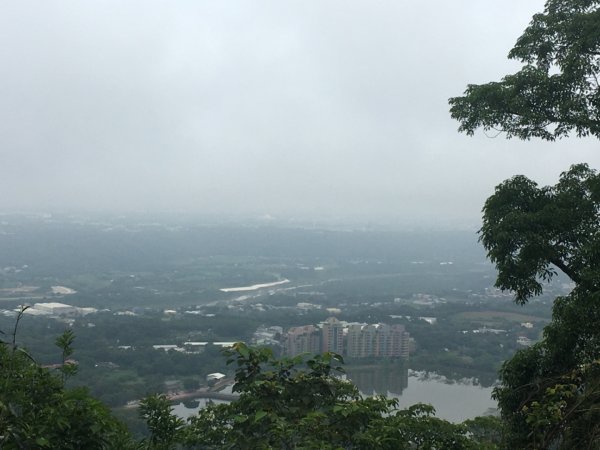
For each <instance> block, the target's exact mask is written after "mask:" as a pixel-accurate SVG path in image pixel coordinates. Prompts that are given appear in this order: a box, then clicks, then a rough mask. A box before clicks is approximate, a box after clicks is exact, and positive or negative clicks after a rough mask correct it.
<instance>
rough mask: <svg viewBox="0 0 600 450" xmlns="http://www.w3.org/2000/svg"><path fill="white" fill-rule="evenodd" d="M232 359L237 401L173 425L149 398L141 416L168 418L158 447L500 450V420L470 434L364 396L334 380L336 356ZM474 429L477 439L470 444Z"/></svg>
mask: <svg viewBox="0 0 600 450" xmlns="http://www.w3.org/2000/svg"><path fill="white" fill-rule="evenodd" d="M228 354H229V357H230V362H232V363H235V364H236V365H237V370H236V377H235V380H236V383H235V385H234V392H238V393H239V395H240V396H239V399H237V400H235V401H233V402H231V403H230V404H220V405H210V406H208V407H207V408H205V409H203V410H201V411H200V412H199V413H198V415H197V416H195V417H192V418H191V419H190V422H189V424H188V425H187V426H186V425H184V424H183V422H181V421H179V422H176V421H174V420H173V417H172V415H170V414H169V412H168V408H166V407H165V405H167V403H166V399H164V397H160V396H159V397H151V398H149V399H147V400H146V401H145V402H144V406H143V409H142V411H144V416H145V417H146V418H149V417H150V415H149V414H148V412H147V411H148V409H151V410H153V411H156V410H157V409H160V410H161V411H162V412H163V413H162V414H161V415H159V416H155V417H153V418H152V422H153V423H154V426H153V427H151V429H152V436H151V438H150V440H151V441H152V442H154V443H157V444H160V445H161V447H160V448H171V447H169V445H168V444H167V443H168V442H171V443H173V442H177V443H178V444H180V445H183V446H184V447H186V448H202V449H217V448H219V449H220V448H230V449H244V448H252V449H260V448H276V449H300V448H311V449H317V448H318V449H334V448H335V449H338V448H353V449H373V448H379V449H475V448H496V447H494V446H493V444H492V443H491V441H494V439H496V438H498V436H496V435H493V432H489V430H491V429H494V426H493V425H491V424H492V423H493V424H496V425H497V423H498V422H497V420H496V419H494V418H490V419H489V422H486V421H485V420H483V421H476V422H475V423H472V424H470V425H471V427H469V428H468V427H467V426H465V425H456V424H452V423H450V422H447V421H445V420H442V419H439V418H436V417H434V409H433V407H431V406H429V405H423V404H417V405H414V406H412V407H410V408H408V409H405V410H398V409H397V401H396V400H390V399H387V398H385V397H363V396H362V395H360V394H359V392H358V390H357V389H356V387H355V386H354V385H352V384H351V383H349V382H347V381H344V380H342V379H340V378H339V377H335V376H333V375H334V374H335V373H336V372H338V373H339V372H341V368H340V367H339V366H338V364H339V363H341V362H342V360H341V357H340V356H338V355H335V354H331V353H325V354H323V355H317V356H314V357H312V358H309V359H306V356H305V357H303V356H298V357H295V358H292V359H276V358H274V357H273V355H272V353H271V351H270V350H269V349H264V348H263V349H254V348H250V347H247V346H246V345H244V344H241V343H238V344H236V345H235V346H234V347H233V348H232V349H231V350H230V351H229V352H228ZM152 405H154V406H155V407H154V408H151V406H152ZM157 405H158V408H156V406H157ZM496 429H497V428H496ZM470 430H478V431H479V433H478V434H475V433H473V436H474V437H473V438H470V433H469V431H470ZM484 430H487V431H488V432H486V431H484ZM492 435H493V436H492ZM491 436H492V437H491ZM486 446H487V447H486Z"/></svg>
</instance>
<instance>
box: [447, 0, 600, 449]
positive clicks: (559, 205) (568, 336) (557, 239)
mask: <svg viewBox="0 0 600 450" xmlns="http://www.w3.org/2000/svg"><path fill="white" fill-rule="evenodd" d="M509 57H510V58H513V59H517V60H519V61H521V62H522V63H523V67H522V69H521V70H520V71H518V72H516V73H514V74H512V75H507V76H506V77H504V78H503V79H502V80H501V81H499V82H491V83H487V84H483V85H469V86H467V89H466V91H465V93H464V95H463V96H462V97H454V98H451V99H450V105H451V109H450V113H451V115H452V117H453V118H455V119H457V120H458V121H459V122H460V127H459V131H462V132H466V133H467V134H468V135H472V134H473V133H474V131H475V129H476V128H479V127H482V128H483V129H484V130H497V131H498V132H504V133H505V134H506V136H507V137H509V138H510V137H517V138H520V139H530V138H532V137H536V138H541V139H545V140H548V141H553V140H555V139H558V138H562V137H566V136H569V135H572V134H576V135H577V136H579V137H582V136H594V137H597V138H600V84H599V82H598V75H599V72H600V1H598V0H547V1H546V5H545V8H544V11H543V12H542V13H540V14H536V15H535V16H534V17H533V20H532V21H531V23H530V25H529V26H528V27H527V29H526V30H525V31H524V33H523V35H522V36H521V37H520V38H519V39H518V41H517V43H516V45H515V46H514V48H513V49H512V50H511V52H510V53H509ZM483 211H484V222H483V227H482V228H481V230H480V233H481V234H480V237H481V241H482V242H483V244H484V246H485V248H486V250H487V251H488V256H489V258H490V259H491V260H492V262H494V263H495V264H496V268H497V269H498V278H497V281H496V286H497V287H499V288H501V289H506V290H512V291H513V292H514V293H515V301H516V302H517V303H519V304H525V303H526V302H527V301H528V300H529V299H530V298H531V297H534V296H536V295H539V294H540V293H541V292H542V288H543V282H545V281H548V280H550V279H552V278H553V277H554V276H555V275H556V273H557V272H558V271H561V272H562V273H564V274H565V275H566V276H567V277H569V278H570V279H571V281H572V282H573V285H574V289H573V290H572V292H571V293H570V294H569V295H566V296H564V297H559V298H557V299H556V300H555V303H554V307H553V316H552V322H551V323H550V324H549V325H548V326H547V327H546V328H545V329H544V336H543V339H542V340H541V341H540V342H539V343H538V344H536V345H534V346H533V347H531V348H529V349H526V350H522V351H519V352H518V353H517V354H516V355H515V356H514V357H513V358H512V359H510V360H509V361H507V362H505V363H504V365H503V367H502V369H501V371H500V380H501V383H502V384H501V386H500V387H498V388H497V389H496V390H495V397H496V399H497V400H498V403H499V406H500V409H501V413H502V418H503V419H504V422H505V424H506V426H507V433H506V439H507V445H509V446H512V447H513V448H523V449H538V448H553V449H573V448H578V449H579V448H582V449H583V448H588V449H600V381H599V380H600V175H598V174H597V173H596V172H595V171H594V170H592V169H590V168H589V167H588V166H587V165H586V164H579V165H575V166H572V167H571V168H570V170H568V171H567V172H565V173H563V174H562V175H561V177H560V180H559V182H558V183H557V184H556V185H555V186H546V187H541V188H540V187H538V186H537V184H536V183H535V182H533V181H531V180H529V179H528V178H527V177H524V176H515V177H513V178H511V179H509V180H506V181H505V182H504V183H502V184H500V185H499V186H498V187H497V188H496V191H495V193H494V195H492V196H491V197H490V198H489V199H488V200H487V201H486V204H485V207H484V210H483Z"/></svg>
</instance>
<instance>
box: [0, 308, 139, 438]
mask: <svg viewBox="0 0 600 450" xmlns="http://www.w3.org/2000/svg"><path fill="white" fill-rule="evenodd" d="M19 319H20V316H19ZM19 319H18V320H17V325H18V321H19ZM15 334H16V326H15V330H14V332H13V335H12V343H11V342H10V340H9V341H8V342H7V341H5V340H4V339H2V340H1V341H0V448H2V449H34V448H48V449H82V448H85V449H109V448H123V449H126V448H130V447H131V446H132V445H133V442H132V441H131V440H130V438H129V433H128V432H127V430H126V428H125V426H124V425H122V424H121V423H120V422H118V421H117V420H116V419H115V418H114V417H113V416H112V415H111V413H110V411H109V409H108V408H107V407H106V406H104V405H103V404H102V403H101V402H99V401H98V400H96V399H94V398H92V397H91V396H89V395H88V393H87V391H86V390H85V389H81V388H79V389H65V387H64V382H65V379H66V378H67V377H68V376H70V375H72V374H74V372H75V367H74V365H72V364H69V363H68V362H67V361H66V358H67V357H68V356H69V355H70V354H71V352H72V349H71V343H72V341H73V335H72V333H70V332H69V331H67V332H65V334H63V335H62V336H61V337H59V338H58V339H57V345H58V346H59V347H60V348H61V350H62V353H63V365H62V367H61V369H59V371H58V373H53V372H51V371H50V370H48V369H44V368H42V367H40V366H39V365H38V364H36V363H35V362H34V361H33V360H32V359H31V357H30V356H29V355H28V354H27V352H26V351H25V350H24V349H22V348H19V347H17V346H16V345H15V339H14V338H15ZM4 336H6V335H4V333H2V336H0V338H1V337H4Z"/></svg>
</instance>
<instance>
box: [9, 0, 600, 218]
mask: <svg viewBox="0 0 600 450" xmlns="http://www.w3.org/2000/svg"><path fill="white" fill-rule="evenodd" d="M543 3H544V2H543V1H541V0H527V1H523V0H455V1H448V0H430V1H427V2H425V1H421V0H412V1H397V0H395V1H387V0H381V1H379V0H378V1H348V0H339V1H327V0H314V1H306V0H302V1H282V0H273V1H247V0H244V1H224V0H221V1H169V2H166V1H149V0H140V1H122V0H118V1H85V2H83V1H71V2H66V1H63V2H61V1H44V0H41V1H38V2H30V1H12V2H9V1H6V2H2V3H1V6H0V42H1V44H0V192H1V193H2V194H1V195H0V211H14V210H21V211H25V210H29V211H31V210H42V211H76V210H80V209H81V210H87V211H106V212H110V211H114V212H127V211H138V212H139V211H148V212H155V211H163V212H165V211H166V212H169V211H189V212H193V213H202V214H236V215H249V216H262V215H267V214H269V215H271V216H275V217H290V216H293V217H304V218H317V219H318V218H321V217H333V216H335V217H351V216H352V217H363V218H366V219H369V220H370V221H372V222H377V221H379V220H382V221H387V222H393V221H398V222H402V223H410V222H415V223H444V224H450V225H452V224H456V225H464V224H469V223H473V224H475V225H477V224H478V223H479V217H480V210H481V207H482V205H483V202H484V201H485V198H486V197H487V196H489V195H490V194H491V193H492V191H493V188H494V186H495V185H497V184H498V183H500V182H501V181H502V180H504V179H506V178H508V177H510V176H511V175H514V174H525V175H527V176H530V177H532V178H533V179H535V180H537V181H539V182H540V183H541V184H548V183H554V182H555V181H556V179H557V177H558V175H559V173H560V172H561V171H563V170H566V169H567V168H568V166H569V165H570V164H573V163H577V162H588V163H589V164H590V165H591V166H593V167H595V168H600V148H599V143H598V141H597V140H594V139H584V140H578V139H570V140H563V141H561V142H558V143H547V142H542V141H530V142H521V141H518V140H514V139H513V140H505V139H504V138H502V137H498V138H495V139H492V138H489V137H486V136H485V134H484V133H483V132H482V131H480V132H478V133H477V135H476V136H475V137H473V138H469V137H467V136H465V135H460V134H458V133H457V131H456V129H457V127H458V123H457V122H455V121H453V120H452V119H450V116H449V113H448V103H447V100H448V98H449V97H452V96H456V95H460V94H461V93H462V92H463V90H464V89H465V87H466V84H467V83H484V82H487V81H492V80H497V79H499V78H500V77H501V76H502V75H504V74H506V73H509V72H512V71H515V70H516V69H517V67H518V65H517V63H516V62H513V61H509V60H507V59H506V55H507V53H508V51H509V50H510V48H511V47H512V45H513V44H514V42H515V40H516V39H517V37H518V36H519V35H520V34H521V32H522V31H523V29H524V28H525V26H526V25H527V23H528V22H529V20H530V19H531V16H532V14H533V13H535V12H538V11H541V10H542V9H543Z"/></svg>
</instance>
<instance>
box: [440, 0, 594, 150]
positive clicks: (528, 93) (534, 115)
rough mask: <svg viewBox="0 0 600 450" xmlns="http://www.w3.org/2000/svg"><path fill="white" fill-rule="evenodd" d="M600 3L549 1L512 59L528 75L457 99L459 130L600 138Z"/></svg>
mask: <svg viewBox="0 0 600 450" xmlns="http://www.w3.org/2000/svg"><path fill="white" fill-rule="evenodd" d="M599 5H600V2H599V1H598V0H548V1H547V2H546V5H545V9H544V12H543V13H540V14H536V15H535V16H534V17H533V20H532V21H531V23H530V24H529V26H528V27H527V28H526V29H525V31H524V33H523V35H522V36H521V37H520V38H519V39H518V40H517V43H516V45H515V46H514V47H513V49H512V50H511V51H510V53H509V54H508V57H509V58H512V59H516V60H518V61H520V62H521V63H523V67H522V68H521V70H519V71H518V72H516V73H514V74H510V75H507V76H505V77H504V78H502V80H501V81H499V82H491V83H487V84H482V85H475V84H470V85H468V87H467V89H466V91H465V93H464V96H462V97H454V98H451V99H450V105H451V109H450V112H451V115H452V117H453V118H455V119H457V120H458V121H459V122H460V127H459V131H462V132H466V133H467V134H469V135H472V134H473V133H474V131H475V129H477V128H479V127H483V129H484V130H499V131H503V132H505V133H506V135H507V136H508V137H513V136H515V137H518V138H521V139H530V138H532V137H538V138H541V139H545V140H549V141H553V140H555V139H557V138H561V137H564V136H567V135H568V134H569V133H571V132H572V131H574V132H575V133H576V134H577V135H578V136H587V135H592V136H596V137H600V90H599V87H600V86H599V84H598V71H599V70H600V10H599Z"/></svg>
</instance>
